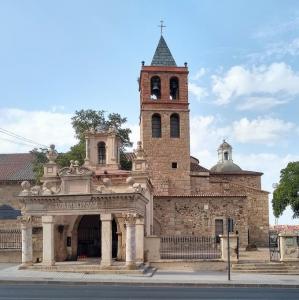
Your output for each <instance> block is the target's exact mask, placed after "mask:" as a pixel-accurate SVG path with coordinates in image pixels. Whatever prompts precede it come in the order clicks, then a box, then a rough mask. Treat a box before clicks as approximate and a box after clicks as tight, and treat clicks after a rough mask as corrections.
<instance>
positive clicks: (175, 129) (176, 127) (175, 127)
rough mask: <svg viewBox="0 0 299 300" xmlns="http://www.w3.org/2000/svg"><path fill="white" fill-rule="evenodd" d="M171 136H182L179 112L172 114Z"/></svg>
mask: <svg viewBox="0 0 299 300" xmlns="http://www.w3.org/2000/svg"><path fill="white" fill-rule="evenodd" d="M170 137H172V138H178V137H180V116H179V115H178V114H172V115H171V116H170Z"/></svg>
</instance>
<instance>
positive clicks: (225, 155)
mask: <svg viewBox="0 0 299 300" xmlns="http://www.w3.org/2000/svg"><path fill="white" fill-rule="evenodd" d="M223 155H224V160H228V152H224V154H223Z"/></svg>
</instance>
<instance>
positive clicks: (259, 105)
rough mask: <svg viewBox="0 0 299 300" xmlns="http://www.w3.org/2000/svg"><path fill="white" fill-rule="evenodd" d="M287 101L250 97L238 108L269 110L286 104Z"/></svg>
mask: <svg viewBox="0 0 299 300" xmlns="http://www.w3.org/2000/svg"><path fill="white" fill-rule="evenodd" d="M285 103H286V101H284V100H279V99H276V98H274V97H248V98H246V99H244V101H243V102H241V103H240V104H239V105H238V106H237V109H238V110H268V109H270V108H272V107H275V106H277V105H282V104H285Z"/></svg>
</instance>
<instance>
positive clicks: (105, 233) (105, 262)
mask: <svg viewBox="0 0 299 300" xmlns="http://www.w3.org/2000/svg"><path fill="white" fill-rule="evenodd" d="M101 221H102V241H101V244H102V257H101V266H103V267H108V266H111V265H112V215H111V214H101Z"/></svg>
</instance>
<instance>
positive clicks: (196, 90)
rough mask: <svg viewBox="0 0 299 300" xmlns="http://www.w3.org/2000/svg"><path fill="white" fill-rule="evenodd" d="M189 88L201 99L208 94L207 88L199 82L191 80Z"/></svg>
mask: <svg viewBox="0 0 299 300" xmlns="http://www.w3.org/2000/svg"><path fill="white" fill-rule="evenodd" d="M188 89H189V92H190V93H191V94H193V95H194V96H195V97H196V99H197V100H199V101H200V100H202V98H204V97H206V96H207V95H208V93H207V91H206V89H205V88H203V87H201V86H199V85H198V84H197V83H192V82H189V85H188Z"/></svg>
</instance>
